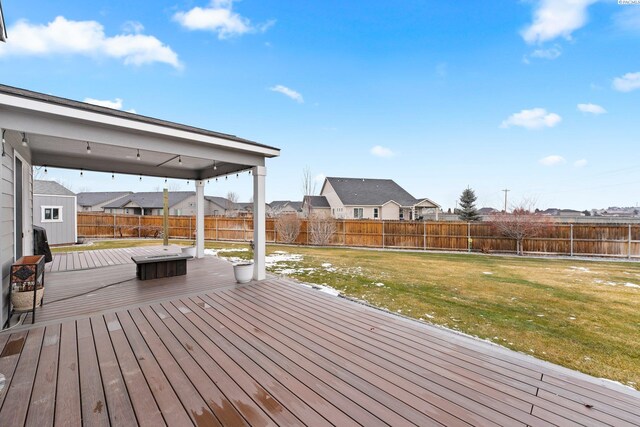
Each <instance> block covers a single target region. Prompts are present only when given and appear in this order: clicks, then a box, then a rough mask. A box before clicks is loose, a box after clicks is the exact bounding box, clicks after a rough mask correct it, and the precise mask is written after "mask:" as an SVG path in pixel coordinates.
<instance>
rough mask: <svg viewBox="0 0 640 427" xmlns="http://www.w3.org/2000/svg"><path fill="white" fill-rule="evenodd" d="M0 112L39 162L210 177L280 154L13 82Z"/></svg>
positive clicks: (0, 121)
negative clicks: (26, 88) (39, 90)
mask: <svg viewBox="0 0 640 427" xmlns="http://www.w3.org/2000/svg"><path fill="white" fill-rule="evenodd" d="M0 113H1V115H0V127H2V129H7V130H8V131H15V132H18V133H19V134H20V135H19V136H20V138H23V137H24V138H25V139H26V141H27V144H28V145H29V147H30V149H31V153H32V164H33V165H34V166H50V167H59V168H67V169H85V170H93V171H100V172H114V173H124V174H132V175H145V176H157V177H167V178H181V179H191V180H205V179H209V178H213V177H216V176H223V175H227V174H230V173H236V172H239V171H243V170H247V169H250V168H252V167H254V166H264V159H265V158H271V157H276V156H278V155H279V154H280V150H279V149H277V148H274V147H269V146H266V145H263V144H258V143H256V142H253V141H249V140H247V139H242V138H238V137H236V136H234V135H228V134H224V133H219V132H213V131H209V130H205V129H200V128H196V127H192V126H186V125H182V124H178V123H173V122H169V121H165V120H159V119H155V118H151V117H146V116H142V115H139V114H133V113H128V112H124V111H119V110H114V109H111V108H106V107H101V106H97V105H92V104H87V103H84V102H78V101H73V100H69V99H65V98H60V97H56V96H51V95H45V94H42V93H38V92H32V91H28V90H24V89H18V88H14V87H11V86H4V85H0ZM89 150H90V152H89ZM138 154H139V156H138Z"/></svg>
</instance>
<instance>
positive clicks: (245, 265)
mask: <svg viewBox="0 0 640 427" xmlns="http://www.w3.org/2000/svg"><path fill="white" fill-rule="evenodd" d="M233 274H234V276H235V278H236V282H238V283H249V282H250V281H251V279H253V261H240V262H238V263H236V264H234V265H233Z"/></svg>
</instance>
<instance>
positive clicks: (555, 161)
mask: <svg viewBox="0 0 640 427" xmlns="http://www.w3.org/2000/svg"><path fill="white" fill-rule="evenodd" d="M539 162H540V164H541V165H545V166H558V165H563V164H565V163H567V161H566V160H565V159H564V157H562V156H558V155H552V156H547V157H545V158H542V159H540V160H539Z"/></svg>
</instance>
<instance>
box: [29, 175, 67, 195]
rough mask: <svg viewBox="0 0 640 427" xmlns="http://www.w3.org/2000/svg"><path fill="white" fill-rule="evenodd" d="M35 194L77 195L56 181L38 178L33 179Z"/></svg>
mask: <svg viewBox="0 0 640 427" xmlns="http://www.w3.org/2000/svg"><path fill="white" fill-rule="evenodd" d="M33 194H41V195H47V196H75V195H76V194H75V193H74V192H73V191H71V190H69V189H68V188H67V187H65V186H63V185H62V184H59V183H57V182H55V181H43V180H39V179H36V180H34V181H33Z"/></svg>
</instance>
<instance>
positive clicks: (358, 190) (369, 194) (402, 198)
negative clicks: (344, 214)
mask: <svg viewBox="0 0 640 427" xmlns="http://www.w3.org/2000/svg"><path fill="white" fill-rule="evenodd" d="M327 181H328V182H329V183H330V184H331V187H333V189H334V190H335V192H336V193H337V194H338V197H339V198H340V200H341V201H342V203H343V204H344V205H347V206H353V205H363V206H382V205H384V204H385V203H387V202H389V201H392V200H393V201H394V202H396V203H398V204H399V205H400V206H413V205H415V204H416V203H418V202H419V201H420V200H418V199H416V198H415V197H413V196H412V195H411V194H409V193H408V192H407V191H406V190H405V189H404V188H402V187H400V186H399V185H398V184H397V183H396V182H395V181H393V180H391V179H371V178H336V177H327Z"/></svg>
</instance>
